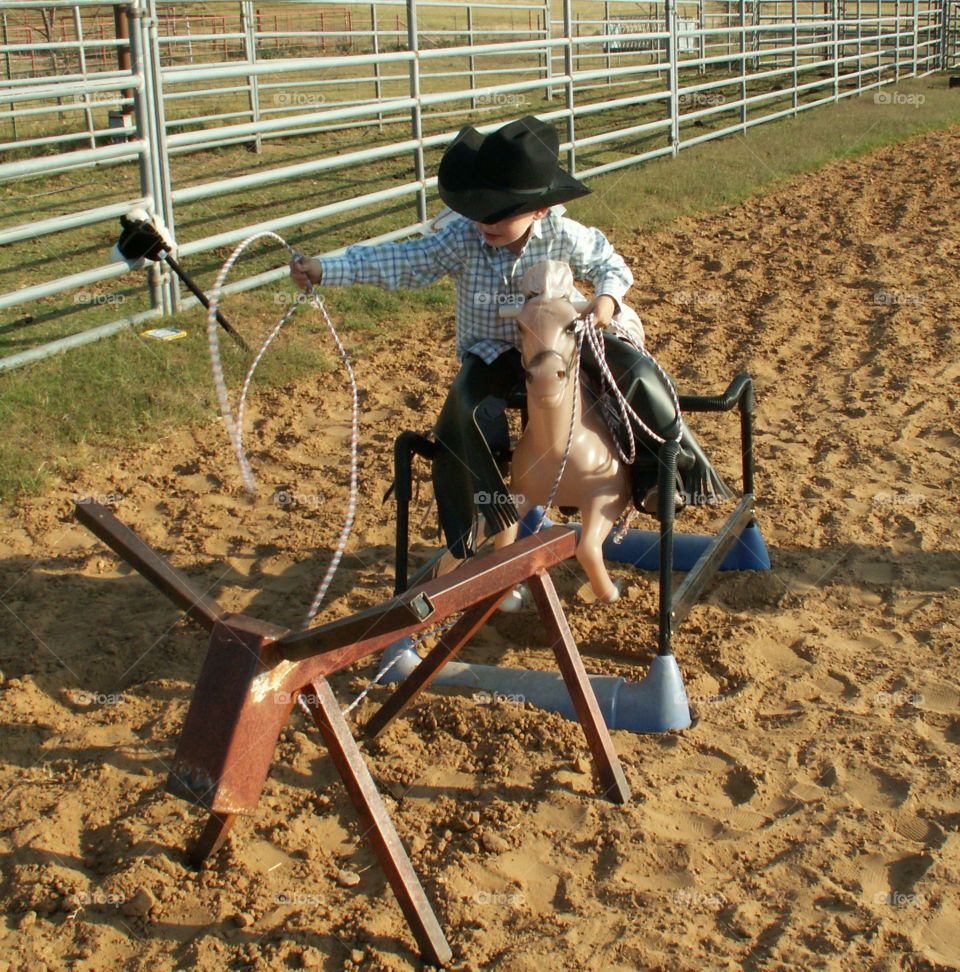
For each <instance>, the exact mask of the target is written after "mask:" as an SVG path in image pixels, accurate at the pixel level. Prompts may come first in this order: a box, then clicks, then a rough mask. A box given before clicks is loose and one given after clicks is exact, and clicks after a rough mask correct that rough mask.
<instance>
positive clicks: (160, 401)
mask: <svg viewBox="0 0 960 972" xmlns="http://www.w3.org/2000/svg"><path fill="white" fill-rule="evenodd" d="M293 293H294V291H293V288H292V286H290V285H286V284H284V285H280V286H277V287H270V288H261V291H259V292H257V293H252V294H245V295H241V296H239V297H235V298H227V299H226V300H225V301H224V302H223V305H222V306H223V308H224V312H225V313H227V316H228V319H229V320H231V322H232V323H233V324H234V326H235V327H236V328H237V330H238V331H239V332H240V333H241V334H243V336H244V337H245V338H246V339H247V341H248V343H249V344H250V345H251V346H252V347H253V348H254V349H256V348H258V347H259V345H260V343H261V341H262V339H263V338H264V337H265V336H266V334H267V333H268V331H269V329H270V328H271V327H272V326H273V325H274V324H275V323H276V321H277V320H278V319H279V317H280V315H281V314H282V312H283V310H284V307H285V306H287V305H285V304H283V303H278V302H277V297H278V295H283V296H284V297H286V296H287V295H291V296H292V295H293ZM329 303H330V304H331V311H332V312H333V313H334V314H335V315H336V319H337V323H338V331H339V332H340V334H341V337H342V338H343V340H344V343H345V344H346V346H347V348H348V351H349V353H350V355H351V357H352V358H353V359H354V360H358V359H360V358H362V357H363V356H364V355H365V354H367V353H369V350H370V349H371V348H373V347H375V346H376V344H377V342H378V340H379V339H380V338H381V336H382V334H383V331H382V330H381V328H380V327H379V326H378V322H383V321H389V322H390V327H391V328H402V327H404V326H405V325H406V324H407V323H408V322H409V320H410V319H412V318H413V317H415V316H417V315H420V314H423V313H428V312H433V313H436V311H437V308H443V309H444V310H446V311H447V312H448V313H449V315H450V319H451V326H452V310H450V308H451V307H452V288H451V287H450V285H449V284H436V285H434V286H432V287H428V288H425V289H424V290H421V291H419V292H417V293H415V294H396V293H385V292H383V291H380V290H377V289H375V288H372V287H354V288H350V289H349V290H340V291H338V292H337V296H336V298H335V299H334V300H331V301H329ZM228 309H229V311H228ZM163 324H164V325H165V326H166V325H170V326H173V325H179V326H180V327H182V328H183V329H184V330H186V331H187V332H188V333H187V337H186V338H184V339H182V340H178V341H172V342H166V343H158V342H156V341H152V340H150V339H149V338H146V337H142V336H140V335H139V334H136V333H133V332H131V331H125V332H122V333H121V334H119V335H117V336H116V337H114V338H107V339H105V340H102V341H99V342H97V343H96V344H91V345H86V346H84V347H81V348H77V349H76V350H73V351H70V352H69V353H67V354H65V355H58V356H56V357H54V358H48V359H45V360H43V361H40V362H37V363H36V364H33V365H29V366H26V367H24V368H21V369H19V370H17V371H13V372H8V373H5V374H3V375H0V421H2V422H3V425H4V428H6V429H7V430H8V431H9V430H13V429H15V430H16V434H15V435H10V434H7V435H4V436H3V438H2V439H0V498H2V499H3V500H4V501H5V502H11V501H15V500H16V499H17V498H18V497H21V496H28V495H35V494H38V493H40V492H42V491H43V490H44V489H46V488H48V487H49V486H50V485H51V484H53V483H54V482H56V481H58V480H59V481H65V482H70V481H71V480H72V479H73V478H74V476H75V475H76V473H77V471H78V470H80V469H82V468H83V466H84V465H86V464H88V463H91V462H98V461H102V460H103V459H104V458H106V457H108V456H109V455H110V454H111V453H112V452H113V451H115V450H116V449H119V448H123V447H125V446H130V445H134V444H136V443H145V442H150V441H154V440H156V439H158V438H160V437H162V436H164V435H166V434H169V433H170V432H172V431H174V430H175V429H177V428H183V427H187V426H190V425H193V424H197V423H200V422H207V421H210V420H211V419H213V418H214V417H215V416H216V415H218V414H219V410H218V405H217V403H216V394H215V391H214V386H213V380H212V378H211V370H210V359H209V354H208V351H207V339H206V329H205V323H204V314H203V312H202V310H201V309H200V308H195V309H193V310H190V311H185V312H183V313H182V314H179V315H177V316H175V317H173V318H169V319H167V320H164V321H163ZM220 347H221V351H222V355H223V361H224V368H225V372H226V375H227V382H228V386H229V387H230V389H231V394H232V395H233V396H235V395H236V393H237V391H238V389H239V388H240V384H241V382H242V380H243V376H244V374H245V373H246V369H247V367H248V365H249V363H250V360H251V356H250V355H247V354H246V353H244V352H243V351H242V350H241V349H240V348H239V347H238V346H237V345H236V344H235V343H234V342H233V340H232V339H231V338H230V337H229V336H227V335H226V334H223V333H222V332H221V338H220ZM338 366H339V358H338V357H337V355H336V351H335V349H334V348H333V347H332V343H331V341H330V338H329V335H328V331H327V328H326V326H325V325H324V323H323V322H322V321H321V320H319V318H318V316H317V315H316V314H315V313H313V312H312V311H311V310H309V309H308V308H303V309H302V310H300V311H299V312H298V313H297V315H295V316H294V317H293V318H292V319H291V321H290V322H289V323H288V325H287V327H286V328H285V329H284V331H283V332H281V335H280V336H279V337H278V338H277V339H276V340H275V342H274V343H273V345H271V348H270V351H269V352H268V354H267V355H266V356H265V357H264V359H263V361H262V363H261V365H260V367H259V368H258V370H257V375H256V379H255V386H256V387H257V388H271V387H274V388H275V387H282V386H284V385H287V384H289V383H290V382H292V381H294V380H296V379H298V378H303V377H305V376H307V375H315V374H317V373H318V372H321V371H329V370H331V369H332V368H335V367H338Z"/></svg>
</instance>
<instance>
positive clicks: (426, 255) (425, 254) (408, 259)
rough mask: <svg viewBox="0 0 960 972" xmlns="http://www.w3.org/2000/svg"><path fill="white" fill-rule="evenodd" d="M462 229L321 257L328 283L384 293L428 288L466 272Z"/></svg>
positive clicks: (457, 228) (357, 248) (326, 282)
mask: <svg viewBox="0 0 960 972" xmlns="http://www.w3.org/2000/svg"><path fill="white" fill-rule="evenodd" d="M459 230H460V227H458V226H453V227H449V228H447V229H441V230H439V231H438V232H436V233H432V234H430V235H429V236H424V237H422V238H420V239H415V240H405V241H404V242H402V243H376V244H373V245H371V246H362V245H360V246H350V247H347V249H346V251H345V252H344V253H343V254H342V255H341V256H332V257H330V256H325V257H320V266H321V267H322V268H323V280H322V282H323V283H324V284H329V285H331V286H340V285H348V284H355V283H360V284H373V285H375V286H377V287H382V288H383V289H384V290H398V289H400V288H402V287H426V286H427V284H431V283H433V282H434V281H435V280H439V279H440V278H441V277H444V276H447V275H448V274H449V275H453V276H456V275H458V274H459V273H460V272H461V271H462V269H463V262H464V248H463V246H462V245H461V244H460V240H459V236H460V233H459Z"/></svg>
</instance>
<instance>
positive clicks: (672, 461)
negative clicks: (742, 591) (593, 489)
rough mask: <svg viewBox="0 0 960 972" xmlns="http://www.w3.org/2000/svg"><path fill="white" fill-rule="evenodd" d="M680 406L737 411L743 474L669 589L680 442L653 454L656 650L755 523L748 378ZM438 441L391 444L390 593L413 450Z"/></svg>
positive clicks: (666, 649)
mask: <svg viewBox="0 0 960 972" xmlns="http://www.w3.org/2000/svg"><path fill="white" fill-rule="evenodd" d="M679 402H680V410H681V412H730V411H732V410H733V409H734V408H738V409H739V412H740V452H741V465H742V475H743V495H742V497H741V499H740V502H739V503H738V504H737V507H736V509H735V510H734V511H733V512H732V513H731V514H730V516H729V517H727V519H726V521H725V522H724V524H723V526H722V527H721V528H720V530H719V531H718V532H717V534H716V535H715V536H714V538H713V539H712V541H711V542H710V544H709V546H708V547H707V548H706V550H704V552H703V553H702V554H701V555H700V557H699V559H698V560H697V562H696V563H695V564H694V565H693V567H692V568H691V569H690V570H689V571H688V572H687V576H686V577H685V578H684V580H683V583H682V584H681V585H680V587H679V588H678V589H677V591H676V594H674V590H673V524H674V519H675V513H676V511H675V503H674V496H675V494H676V473H677V462H678V459H680V456H681V453H680V445H679V443H678V442H676V441H675V440H672V441H669V442H665V443H664V444H663V445H662V446H661V447H660V449H659V452H658V454H657V459H656V461H657V463H658V464H659V467H660V475H659V479H658V493H659V497H658V503H659V507H658V510H657V515H658V519H659V521H660V605H659V636H658V645H657V653H658V654H660V655H670V654H672V651H673V649H672V642H673V632H674V630H675V629H676V628H677V627H678V626H679V625H680V624H681V623H682V622H683V621H684V620H685V619H686V617H687V615H688V614H689V613H690V609H691V608H692V607H693V605H694V604H696V602H697V599H698V598H699V597H700V595H701V594H702V593H703V591H704V589H705V588H706V586H707V584H709V582H710V581H711V580H712V579H713V577H714V575H715V574H716V573H717V571H718V570H719V569H720V565H721V564H722V563H723V560H724V558H725V557H726V555H727V553H728V552H729V551H730V549H731V548H732V547H733V545H734V544H735V543H736V542H737V540H738V539H739V538H740V536H741V535H742V534H743V531H744V530H745V529H746V528H747V527H748V526H750V525H751V524H753V523H754V502H755V494H754V463H753V412H754V397H753V379H752V378H751V377H750V375H747V374H739V375H737V376H736V377H735V378H734V379H733V381H731V382H730V384H729V386H728V387H727V390H726V391H725V392H724V393H723V394H722V395H680V396H679ZM437 448H438V447H437V444H436V443H435V442H433V441H432V440H431V439H428V438H427V437H426V436H424V435H421V434H419V433H417V432H402V433H401V434H400V435H399V436H397V439H396V442H395V444H394V451H393V460H394V490H395V492H396V500H397V531H396V572H395V593H397V594H401V593H402V592H403V591H405V590H406V589H407V587H408V586H409V582H408V578H407V574H408V568H409V560H408V555H409V544H410V532H409V531H410V500H411V496H412V486H411V484H412V471H413V470H412V462H413V456H414V455H418V456H422V457H423V458H425V459H432V458H433V456H434V454H435V453H436V450H437ZM443 553H444V551H443V550H441V551H439V552H438V553H437V554H436V556H435V557H433V558H432V559H431V560H430V561H429V562H428V563H427V564H425V565H424V566H423V567H422V568H421V569H420V570H419V571H418V572H417V575H416V577H415V578H414V580H413V582H414V583H416V582H419V581H420V580H421V579H422V578H423V576H424V575H425V574H426V573H427V572H429V571H430V570H431V569H432V567H433V565H434V564H435V563H436V562H437V561H438V560H439V559H440V557H442V556H443Z"/></svg>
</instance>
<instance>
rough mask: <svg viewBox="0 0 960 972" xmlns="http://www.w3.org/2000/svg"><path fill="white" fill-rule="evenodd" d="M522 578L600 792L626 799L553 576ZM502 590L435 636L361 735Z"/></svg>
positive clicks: (395, 709) (442, 659) (428, 672)
mask: <svg viewBox="0 0 960 972" xmlns="http://www.w3.org/2000/svg"><path fill="white" fill-rule="evenodd" d="M528 583H529V585H530V590H531V592H532V594H533V597H534V600H535V601H536V604H537V609H538V610H539V612H540V618H541V620H542V621H543V624H544V627H545V628H546V630H547V635H548V636H549V638H550V642H551V647H552V648H553V653H554V655H555V656H556V659H557V665H558V666H559V668H560V674H561V675H562V676H563V680H564V682H565V684H566V686H567V691H568V692H569V693H570V698H571V699H572V701H573V705H574V708H575V709H576V712H577V717H578V718H579V719H580V724H581V725H582V726H583V731H584V734H585V735H586V737H587V744H588V745H589V747H590V752H591V754H592V755H593V760H594V765H595V766H596V767H597V774H598V776H599V777H600V785H601V787H602V788H603V796H605V797H607V799H609V800H611V801H613V802H614V803H626V802H627V801H628V800H629V799H630V786H629V784H628V783H627V780H626V777H625V776H624V775H623V769H622V767H621V766H620V760H619V758H618V757H617V753H616V750H615V749H614V748H613V740H612V739H611V738H610V731H609V730H608V729H607V724H606V723H605V722H604V721H603V715H602V714H601V712H600V706H599V705H598V704H597V697H596V695H594V692H593V688H592V686H591V685H590V679H589V678H588V677H587V673H586V671H585V669H584V667H583V661H582V660H581V658H580V652H579V651H578V650H577V645H576V642H575V641H574V640H573V635H572V634H571V632H570V627H569V625H568V624H567V619H566V617H565V616H564V613H563V608H562V607H561V605H560V599H559V598H558V597H557V592H556V589H555V588H554V586H553V581H552V580H550V575H549V574H548V573H547V572H546V571H545V570H544V571H541V572H539V573H536V574H533V575H532V576H531V577H530V578H528ZM506 593H507V592H506V591H501V592H500V593H499V594H495V595H493V596H491V597H489V598H487V599H486V600H483V601H481V602H480V603H478V604H476V605H475V606H474V607H472V608H470V609H469V610H467V611H466V612H464V614H463V616H462V617H461V618H460V620H459V621H458V622H457V623H456V624H455V625H454V626H453V628H452V629H451V630H450V631H449V632H448V633H447V634H446V635H445V636H444V637H443V638H441V639H440V642H439V643H438V644H437V645H436V646H435V647H434V648H433V650H432V651H431V652H430V653H429V654H428V655H427V657H426V658H424V659H423V661H422V662H420V664H419V665H417V667H416V668H415V669H414V670H413V671H412V672H411V673H410V675H409V676H408V677H407V679H406V681H404V682H403V683H401V685H400V687H399V688H398V689H397V690H396V691H395V692H394V693H393V695H391V696H390V698H389V699H387V701H386V702H384V704H383V705H382V706H381V707H380V708H379V709H378V710H377V712H375V713H374V715H373V716H372V718H370V719H369V721H368V722H367V724H366V725H365V726H364V729H363V731H364V734H365V735H367V736H369V737H370V738H374V737H376V736H377V735H379V734H380V733H381V732H383V730H384V729H385V728H386V727H387V726H388V725H389V724H390V723H391V722H392V721H393V720H394V719H395V718H396V717H397V716H398V715H400V713H401V712H403V710H404V709H405V708H406V707H407V706H408V705H409V704H410V703H411V702H412V701H413V700H414V699H415V698H416V697H417V696H418V695H419V694H420V693H421V692H422V691H423V690H424V689H425V688H426V687H427V686H428V685H429V684H430V683H431V682H432V681H433V679H434V678H435V677H436V676H437V674H438V673H439V672H440V670H441V669H442V668H443V666H444V665H446V664H447V662H449V661H450V660H451V659H452V658H453V657H454V656H455V655H456V654H457V652H459V651H460V649H461V648H462V647H463V646H464V645H465V644H466V643H467V641H469V639H470V638H471V637H473V635H474V633H475V632H476V631H477V630H478V629H479V628H480V627H481V625H482V624H483V623H484V622H485V621H486V620H487V618H489V617H490V615H491V614H493V612H494V611H495V610H496V608H497V605H498V604H499V603H500V601H502V600H503V598H504V597H505V596H506Z"/></svg>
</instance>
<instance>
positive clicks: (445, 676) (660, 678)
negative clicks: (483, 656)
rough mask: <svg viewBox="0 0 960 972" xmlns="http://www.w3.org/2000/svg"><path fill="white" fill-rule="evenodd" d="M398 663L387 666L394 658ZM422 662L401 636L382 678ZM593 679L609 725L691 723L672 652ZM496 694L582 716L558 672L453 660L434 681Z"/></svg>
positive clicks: (657, 728)
mask: <svg viewBox="0 0 960 972" xmlns="http://www.w3.org/2000/svg"><path fill="white" fill-rule="evenodd" d="M394 660H396V664H395V665H393V666H392V667H390V668H389V671H387V670H386V669H387V667H388V666H389V665H390V663H391V662H393V661H394ZM419 664H420V658H419V656H418V655H417V653H416V651H414V649H413V640H412V639H411V638H402V639H401V640H400V641H397V642H395V643H394V644H393V645H391V646H390V647H389V648H388V649H387V650H386V651H385V652H384V654H383V658H382V660H381V663H380V676H379V678H380V680H381V681H382V682H384V683H389V682H400V681H403V680H404V679H406V678H408V677H409V675H410V674H411V673H412V672H413V670H414V669H415V668H416V667H417V665H419ZM589 678H590V684H591V686H592V687H593V691H594V694H595V695H596V698H597V704H598V705H599V707H600V712H601V714H602V715H603V721H604V722H606V724H607V726H608V728H610V729H625V730H626V731H627V732H643V733H652V732H669V731H670V730H672V729H686V728H687V727H688V726H689V725H690V706H689V704H688V702H687V693H686V691H685V690H684V687H683V677H682V676H681V675H680V667H679V665H677V660H676V658H674V657H673V655H657V656H656V658H654V659H653V661H652V662H651V663H650V670H649V671H648V672H647V674H646V676H645V677H644V678H643V679H642V681H640V682H628V681H627V680H626V679H624V678H621V677H620V676H617V675H591V676H589ZM433 684H434V685H450V686H457V687H459V688H463V689H468V690H469V691H472V692H474V693H477V692H478V691H479V692H481V693H486V694H488V695H489V696H490V697H492V698H502V699H505V700H512V701H516V702H527V703H529V704H530V705H535V706H537V708H540V709H544V710H545V711H547V712H556V713H557V714H559V715H561V716H563V717H564V718H565V719H569V720H570V721H572V722H576V721H577V720H578V716H577V713H576V710H575V709H574V707H573V701H572V700H571V698H570V693H569V692H568V691H567V686H566V683H565V682H564V681H563V678H562V677H561V676H560V675H557V674H556V673H554V672H533V671H528V670H525V669H522V668H500V667H498V666H496V665H476V664H466V663H463V662H449V663H448V664H447V665H445V666H444V667H443V669H442V670H441V671H440V673H439V674H438V675H437V677H436V678H435V679H434V680H433Z"/></svg>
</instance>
